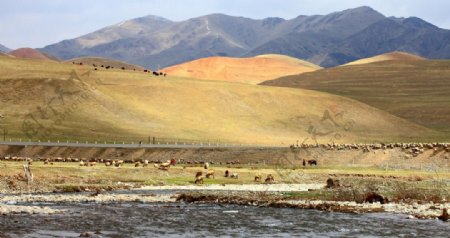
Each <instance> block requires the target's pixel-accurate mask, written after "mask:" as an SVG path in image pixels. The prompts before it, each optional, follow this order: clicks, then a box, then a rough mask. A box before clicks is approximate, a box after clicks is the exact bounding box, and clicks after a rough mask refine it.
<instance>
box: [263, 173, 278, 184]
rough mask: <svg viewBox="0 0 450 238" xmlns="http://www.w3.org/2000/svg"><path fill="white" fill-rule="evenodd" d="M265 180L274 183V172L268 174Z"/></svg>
mask: <svg viewBox="0 0 450 238" xmlns="http://www.w3.org/2000/svg"><path fill="white" fill-rule="evenodd" d="M264 182H266V183H273V182H275V178H274V177H273V175H272V174H268V175H267V177H266V179H265V180H264Z"/></svg>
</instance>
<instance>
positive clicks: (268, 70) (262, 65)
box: [162, 54, 321, 84]
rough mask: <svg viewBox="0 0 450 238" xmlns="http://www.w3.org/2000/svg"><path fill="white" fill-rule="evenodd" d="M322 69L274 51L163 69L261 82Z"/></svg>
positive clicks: (178, 73)
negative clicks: (253, 55) (266, 53)
mask: <svg viewBox="0 0 450 238" xmlns="http://www.w3.org/2000/svg"><path fill="white" fill-rule="evenodd" d="M318 69H321V67H320V66H317V65H315V64H313V63H309V62H306V61H303V60H300V59H296V58H292V57H289V56H285V55H274V54H272V55H260V56H257V57H252V58H231V57H209V58H203V59H199V60H194V61H190V62H186V63H183V64H179V65H175V66H171V67H168V68H165V69H163V70H162V71H163V72H166V73H167V74H170V75H175V76H180V77H189V78H196V79H204V80H217V81H227V82H239V83H249V84H258V83H261V82H263V81H266V80H270V79H275V78H279V77H281V76H286V75H295V74H300V73H304V72H312V71H316V70H318Z"/></svg>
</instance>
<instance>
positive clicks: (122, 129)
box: [0, 57, 432, 146]
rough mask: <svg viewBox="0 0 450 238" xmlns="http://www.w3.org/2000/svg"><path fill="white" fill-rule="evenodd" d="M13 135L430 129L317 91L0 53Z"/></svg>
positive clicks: (378, 133)
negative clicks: (208, 79)
mask: <svg viewBox="0 0 450 238" xmlns="http://www.w3.org/2000/svg"><path fill="white" fill-rule="evenodd" d="M0 83H1V85H2V87H1V89H0V103H1V104H0V105H1V107H0V115H1V118H0V128H2V129H3V128H4V129H5V130H6V135H7V137H12V138H23V139H28V138H31V139H33V140H37V139H43V140H44V139H45V140H46V139H51V140H62V141H63V140H66V139H70V140H80V141H83V140H89V141H94V140H98V141H103V140H107V141H112V140H120V138H123V137H127V136H129V137H133V136H134V137H140V138H143V139H144V140H145V139H146V138H147V136H157V137H170V138H186V139H197V140H203V141H221V142H224V143H243V144H265V145H278V146H280V145H282V146H287V145H289V144H293V143H295V142H296V141H297V140H300V142H302V141H306V143H315V142H316V141H317V142H319V143H329V142H332V141H336V142H337V143H344V142H370V141H401V140H404V141H417V140H420V138H425V137H426V136H427V135H429V134H430V133H432V132H431V131H430V130H428V129H426V128H424V127H421V126H418V125H416V124H413V123H410V122H408V121H406V120H403V119H400V118H398V117H395V116H392V115H390V114H388V113H386V112H383V111H381V110H378V109H376V108H373V107H370V106H368V105H366V104H363V103H360V102H357V101H354V100H351V99H347V98H344V97H340V96H335V95H331V94H328V93H322V92H317V91H311V90H298V89H290V88H278V87H265V86H258V85H247V84H238V83H229V82H221V81H219V82H217V81H205V80H195V79H188V78H179V77H174V76H170V75H168V76H167V77H162V76H159V77H155V76H153V75H151V74H149V73H144V72H143V71H139V72H138V71H130V70H120V69H113V70H111V69H110V70H106V69H101V70H97V71H94V70H93V67H92V66H86V65H83V66H80V65H73V64H72V63H63V62H53V61H40V60H27V59H18V58H7V57H3V58H0Z"/></svg>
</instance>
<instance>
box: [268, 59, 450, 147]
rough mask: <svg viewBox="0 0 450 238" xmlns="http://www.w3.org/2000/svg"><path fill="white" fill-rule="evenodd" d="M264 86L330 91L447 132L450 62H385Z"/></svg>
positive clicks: (449, 122) (449, 114)
mask: <svg viewBox="0 0 450 238" xmlns="http://www.w3.org/2000/svg"><path fill="white" fill-rule="evenodd" d="M263 84H264V85H271V86H282V87H295V88H303V89H313V90H319V91H323V92H329V93H332V94H337V95H341V96H345V97H349V98H353V99H356V100H358V101H361V102H363V103H366V104H369V105H371V106H374V107H377V108H379V109H381V110H386V111H388V112H390V113H392V114H394V115H397V116H399V117H402V118H405V119H407V120H410V121H412V122H415V123H418V124H421V125H423V126H426V127H429V128H432V129H435V130H439V131H443V132H446V133H447V139H448V138H449V136H448V132H450V61H438V60H414V61H384V62H377V63H371V64H362V65H351V66H344V67H336V68H330V69H324V70H319V71H316V72H313V73H306V74H301V75H297V76H289V77H284V78H280V79H277V80H273V81H267V82H264V83H263Z"/></svg>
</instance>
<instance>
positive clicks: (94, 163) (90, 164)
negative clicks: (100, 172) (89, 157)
mask: <svg viewBox="0 0 450 238" xmlns="http://www.w3.org/2000/svg"><path fill="white" fill-rule="evenodd" d="M96 165H97V162H89V166H91V167H92V166H96Z"/></svg>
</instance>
